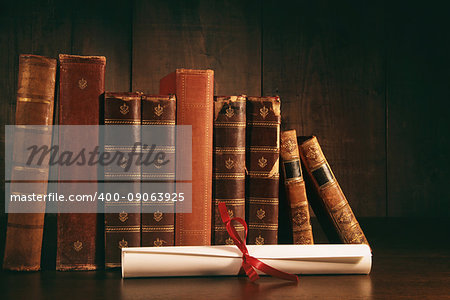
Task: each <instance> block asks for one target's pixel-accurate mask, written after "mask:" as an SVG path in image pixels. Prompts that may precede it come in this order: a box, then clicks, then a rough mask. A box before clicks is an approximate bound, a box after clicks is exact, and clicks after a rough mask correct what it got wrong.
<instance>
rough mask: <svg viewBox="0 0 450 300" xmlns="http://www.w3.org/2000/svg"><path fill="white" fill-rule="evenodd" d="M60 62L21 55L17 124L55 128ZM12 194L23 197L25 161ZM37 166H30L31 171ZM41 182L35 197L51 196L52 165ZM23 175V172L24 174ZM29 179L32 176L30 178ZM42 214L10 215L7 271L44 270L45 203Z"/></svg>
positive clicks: (46, 141) (46, 137)
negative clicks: (57, 72)
mask: <svg viewBox="0 0 450 300" xmlns="http://www.w3.org/2000/svg"><path fill="white" fill-rule="evenodd" d="M55 76H56V60H55V59H50V58H46V57H42V56H37V55H20V57H19V78H18V88H17V105H16V125H52V124H53V107H54V96H55ZM36 135H38V136H39V137H37V140H39V141H40V144H41V145H47V146H48V147H50V146H51V132H50V133H49V132H47V133H45V132H42V133H36ZM13 159H14V160H13V164H12V166H13V169H12V174H11V185H10V187H11V188H10V193H11V194H14V193H17V194H21V193H23V192H25V191H22V190H21V189H20V188H18V187H17V188H16V187H15V186H14V179H15V178H20V174H18V173H20V172H21V166H24V165H25V161H20V158H19V157H14V158H13ZM29 168H33V166H27V169H28V170H29ZM36 168H37V169H36V170H39V173H40V174H39V176H38V177H37V178H36V179H37V180H40V181H41V182H39V183H38V182H36V183H33V188H34V189H33V192H34V193H35V194H46V193H47V181H48V166H47V167H45V168H42V167H37V166H36ZM22 172H23V171H22ZM27 177H29V176H27ZM41 208H42V213H27V214H21V213H10V214H8V224H7V233H6V245H5V256H4V263H3V268H4V269H7V270H14V271H37V270H39V269H40V267H41V248H42V235H43V229H44V214H45V202H42V207H41Z"/></svg>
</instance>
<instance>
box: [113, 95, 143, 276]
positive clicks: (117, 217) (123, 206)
mask: <svg viewBox="0 0 450 300" xmlns="http://www.w3.org/2000/svg"><path fill="white" fill-rule="evenodd" d="M104 107H105V118H104V121H105V130H104V133H105V136H104V151H105V153H106V152H108V153H111V156H113V155H114V153H115V152H116V151H120V152H121V153H124V154H125V157H128V154H129V153H130V152H132V151H133V147H135V146H134V145H135V144H136V143H140V142H141V94H140V93H112V92H106V93H105V105H104ZM121 125H123V126H121ZM119 126H120V128H119ZM138 149H140V147H139V148H138ZM140 178H141V166H140V165H136V164H134V163H132V164H130V168H129V169H126V163H124V164H122V165H118V164H109V165H107V166H105V167H104V180H105V182H104V192H105V193H110V194H112V195H113V194H117V195H120V197H118V201H105V267H106V268H114V267H120V261H121V255H122V251H121V249H122V248H124V247H139V246H141V205H140V202H139V201H129V200H131V198H133V199H135V200H136V198H137V197H139V196H138V195H137V194H138V193H140V191H141V190H140ZM115 180H116V182H114V181H115ZM117 180H118V181H117ZM130 195H131V196H130ZM122 197H123V198H122Z"/></svg>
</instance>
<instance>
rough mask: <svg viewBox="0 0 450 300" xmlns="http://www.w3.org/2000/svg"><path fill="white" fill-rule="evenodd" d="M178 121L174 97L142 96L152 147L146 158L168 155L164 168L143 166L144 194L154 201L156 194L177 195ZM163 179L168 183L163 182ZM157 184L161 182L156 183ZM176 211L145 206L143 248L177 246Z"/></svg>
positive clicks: (165, 205) (145, 137) (145, 134)
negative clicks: (152, 197)
mask: <svg viewBox="0 0 450 300" xmlns="http://www.w3.org/2000/svg"><path fill="white" fill-rule="evenodd" d="M175 117H176V99H175V96H174V95H168V96H167V95H142V142H143V144H147V146H148V147H145V149H143V156H144V157H145V156H146V155H147V154H151V152H152V151H153V153H154V154H155V156H156V155H158V153H161V154H164V161H165V162H168V163H166V164H164V165H163V164H162V163H161V164H160V163H159V162H158V161H156V162H155V163H152V164H148V165H145V164H144V165H143V166H142V182H143V183H142V189H141V191H142V195H148V196H149V197H150V198H151V194H153V193H154V192H157V194H158V195H159V193H162V195H164V196H165V195H166V194H167V193H169V194H170V195H172V193H174V192H175V183H174V181H175ZM158 159H159V158H158ZM160 159H161V160H162V158H160ZM161 176H163V177H164V178H165V180H161V178H162V177H161ZM158 178H159V179H158ZM155 180H158V181H157V182H156V183H152V182H154V181H155ZM155 195H156V194H155ZM174 209H175V203H174V202H172V201H161V202H158V203H157V204H155V203H154V202H153V201H143V202H142V234H141V237H142V243H141V244H142V246H143V247H160V246H173V245H174V235H175V233H174V228H175V214H174Z"/></svg>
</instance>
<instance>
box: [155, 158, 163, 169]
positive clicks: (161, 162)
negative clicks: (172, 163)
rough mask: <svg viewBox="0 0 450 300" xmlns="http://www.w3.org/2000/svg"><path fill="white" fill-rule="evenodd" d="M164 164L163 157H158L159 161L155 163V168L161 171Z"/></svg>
mask: <svg viewBox="0 0 450 300" xmlns="http://www.w3.org/2000/svg"><path fill="white" fill-rule="evenodd" d="M163 163H164V159H162V158H161V157H158V159H157V160H156V163H155V168H157V169H161V168H162V166H163Z"/></svg>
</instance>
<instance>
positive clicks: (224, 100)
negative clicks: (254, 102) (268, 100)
mask: <svg viewBox="0 0 450 300" xmlns="http://www.w3.org/2000/svg"><path fill="white" fill-rule="evenodd" d="M245 120H246V97H245V96H229V97H214V153H213V198H214V218H213V220H214V224H213V233H214V237H213V243H214V244H215V245H233V244H234V242H233V240H232V239H231V238H230V237H229V235H228V232H227V230H226V228H225V225H224V224H223V222H222V219H221V217H220V213H219V208H218V203H219V202H224V203H225V204H226V205H227V208H228V214H229V215H230V217H232V218H233V217H239V218H242V219H245V128H246V123H245ZM233 223H234V224H233V225H234V227H235V228H236V231H237V232H238V233H239V234H240V235H241V237H242V238H243V237H244V227H243V226H242V225H241V224H240V223H239V222H233Z"/></svg>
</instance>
